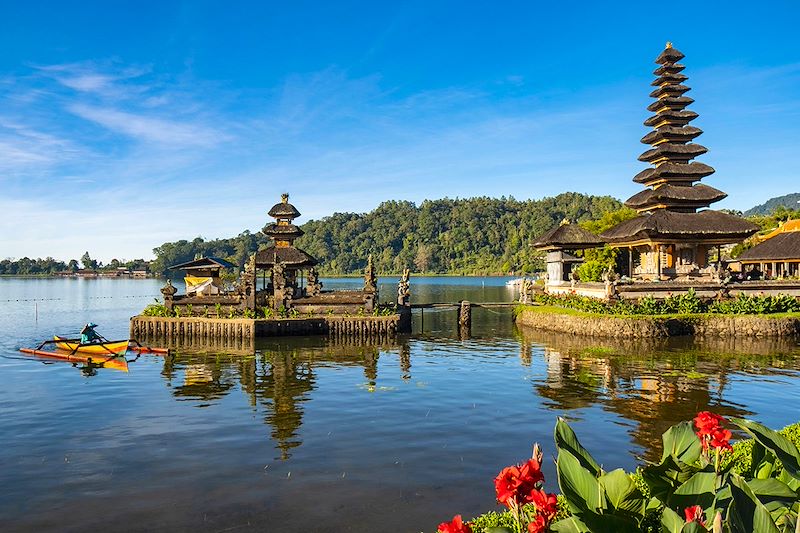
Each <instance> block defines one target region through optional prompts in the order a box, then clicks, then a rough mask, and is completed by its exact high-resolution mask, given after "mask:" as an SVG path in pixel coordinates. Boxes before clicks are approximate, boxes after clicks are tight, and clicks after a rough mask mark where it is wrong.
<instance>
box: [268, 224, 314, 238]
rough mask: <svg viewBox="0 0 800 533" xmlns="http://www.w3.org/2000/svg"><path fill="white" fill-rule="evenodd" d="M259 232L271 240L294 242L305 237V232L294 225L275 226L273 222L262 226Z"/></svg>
mask: <svg viewBox="0 0 800 533" xmlns="http://www.w3.org/2000/svg"><path fill="white" fill-rule="evenodd" d="M261 231H262V232H263V233H264V235H266V236H268V237H272V238H273V239H291V240H294V239H299V238H300V237H302V236H303V235H305V232H304V231H303V230H301V229H300V228H298V227H297V226H295V225H294V224H276V223H274V222H273V223H271V224H267V225H266V226H264V228H263V229H262V230H261Z"/></svg>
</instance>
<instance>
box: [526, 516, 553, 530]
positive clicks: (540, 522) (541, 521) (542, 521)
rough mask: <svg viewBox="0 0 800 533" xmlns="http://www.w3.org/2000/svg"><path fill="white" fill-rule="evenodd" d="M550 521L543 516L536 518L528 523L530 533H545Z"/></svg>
mask: <svg viewBox="0 0 800 533" xmlns="http://www.w3.org/2000/svg"><path fill="white" fill-rule="evenodd" d="M549 525H550V521H549V520H547V519H546V518H545V517H543V516H542V515H537V516H536V518H534V519H533V520H531V521H530V522H528V533H543V532H544V531H547V530H548V526H549Z"/></svg>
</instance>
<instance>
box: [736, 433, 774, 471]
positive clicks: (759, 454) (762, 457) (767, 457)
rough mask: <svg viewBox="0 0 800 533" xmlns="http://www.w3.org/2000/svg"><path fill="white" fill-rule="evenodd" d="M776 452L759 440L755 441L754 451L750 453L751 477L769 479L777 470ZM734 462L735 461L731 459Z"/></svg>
mask: <svg viewBox="0 0 800 533" xmlns="http://www.w3.org/2000/svg"><path fill="white" fill-rule="evenodd" d="M775 460H776V459H775V454H774V453H772V452H769V451H767V449H766V448H764V446H762V445H761V443H760V442H758V441H757V440H754V441H753V451H752V453H751V455H750V477H752V478H758V479H767V478H769V477H770V476H771V475H772V472H773V471H774V470H775ZM731 464H733V461H731Z"/></svg>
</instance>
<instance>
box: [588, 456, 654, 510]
mask: <svg viewBox="0 0 800 533" xmlns="http://www.w3.org/2000/svg"><path fill="white" fill-rule="evenodd" d="M598 481H599V482H600V486H601V487H603V489H604V490H605V494H606V498H607V499H608V502H609V503H610V504H611V506H612V507H613V508H614V509H616V510H618V511H620V510H621V511H627V512H628V513H631V514H633V515H637V516H638V517H642V516H643V515H644V507H645V503H646V502H645V499H644V496H642V493H641V491H640V490H639V489H638V487H636V484H635V483H634V482H633V480H631V477H630V476H629V475H628V474H627V473H626V472H625V471H624V470H622V469H621V468H618V469H616V470H613V471H611V472H608V473H607V474H603V475H602V476H600V478H599V479H598Z"/></svg>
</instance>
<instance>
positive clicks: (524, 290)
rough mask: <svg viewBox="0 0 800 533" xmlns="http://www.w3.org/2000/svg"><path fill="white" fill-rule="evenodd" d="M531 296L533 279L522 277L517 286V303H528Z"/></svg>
mask: <svg viewBox="0 0 800 533" xmlns="http://www.w3.org/2000/svg"><path fill="white" fill-rule="evenodd" d="M532 296H533V280H532V279H528V278H522V283H521V284H520V286H519V303H522V304H529V303H531V301H532V299H533V298H532Z"/></svg>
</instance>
